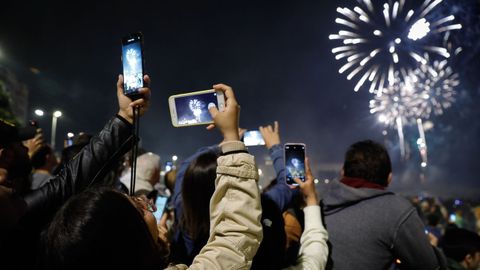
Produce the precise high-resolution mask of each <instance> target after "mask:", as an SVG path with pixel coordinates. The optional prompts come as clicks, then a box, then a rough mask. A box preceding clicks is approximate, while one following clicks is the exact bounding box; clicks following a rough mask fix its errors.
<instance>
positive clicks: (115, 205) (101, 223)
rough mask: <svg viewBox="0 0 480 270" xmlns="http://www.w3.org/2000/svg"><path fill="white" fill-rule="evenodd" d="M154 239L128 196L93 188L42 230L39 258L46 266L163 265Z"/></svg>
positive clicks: (78, 196)
mask: <svg viewBox="0 0 480 270" xmlns="http://www.w3.org/2000/svg"><path fill="white" fill-rule="evenodd" d="M155 240H156V239H155ZM155 240H154V239H153V238H152V236H151V234H150V231H149V230H148V227H147V224H146V223H145V221H144V219H143V217H142V214H141V213H140V212H139V211H138V210H137V208H136V207H135V206H134V205H133V204H132V203H131V202H130V201H129V199H128V197H127V196H125V195H124V194H121V193H119V192H117V191H114V190H112V189H107V188H100V189H96V190H89V191H85V192H83V193H81V194H79V195H76V196H74V197H72V198H71V199H70V200H69V201H68V202H67V203H66V204H65V205H64V206H63V207H62V208H61V209H60V210H59V211H58V212H57V214H56V215H55V217H54V219H53V221H52V223H51V224H50V226H49V227H48V229H47V230H46V231H45V232H44V234H43V246H44V249H43V252H45V254H44V256H43V259H42V260H43V261H42V262H41V263H42V266H43V267H44V268H45V269H101V268H103V267H106V268H105V269H123V268H125V269H127V268H131V269H154V268H159V267H162V266H163V264H162V262H161V260H162V259H161V258H162V256H161V254H160V253H161V252H160V249H159V248H157V245H156V243H155Z"/></svg>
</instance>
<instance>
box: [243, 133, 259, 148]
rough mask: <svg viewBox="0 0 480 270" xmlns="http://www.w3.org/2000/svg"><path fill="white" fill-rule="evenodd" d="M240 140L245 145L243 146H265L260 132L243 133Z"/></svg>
mask: <svg viewBox="0 0 480 270" xmlns="http://www.w3.org/2000/svg"><path fill="white" fill-rule="evenodd" d="M242 140H243V142H244V143H245V146H257V145H265V141H264V140H263V137H262V133H260V131H258V130H247V131H245V133H244V134H243V138H242Z"/></svg>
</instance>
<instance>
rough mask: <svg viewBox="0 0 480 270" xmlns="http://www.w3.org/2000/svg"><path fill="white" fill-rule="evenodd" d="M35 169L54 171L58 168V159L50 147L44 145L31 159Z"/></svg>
mask: <svg viewBox="0 0 480 270" xmlns="http://www.w3.org/2000/svg"><path fill="white" fill-rule="evenodd" d="M31 160H32V167H33V168H34V169H45V170H48V171H52V170H53V169H54V168H55V166H57V158H56V157H55V153H54V152H53V149H52V148H51V147H50V146H49V145H46V144H45V145H42V146H41V147H40V148H39V149H38V150H37V151H36V152H35V153H34V154H33V155H32V157H31Z"/></svg>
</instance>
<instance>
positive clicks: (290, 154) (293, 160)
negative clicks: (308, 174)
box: [285, 144, 305, 185]
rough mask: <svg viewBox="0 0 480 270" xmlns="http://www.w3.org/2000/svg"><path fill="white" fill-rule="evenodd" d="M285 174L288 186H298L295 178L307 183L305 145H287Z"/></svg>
mask: <svg viewBox="0 0 480 270" xmlns="http://www.w3.org/2000/svg"><path fill="white" fill-rule="evenodd" d="M285 173H286V178H287V184H288V185H297V183H295V181H294V180H293V179H294V178H299V179H300V180H302V181H305V145H304V144H285Z"/></svg>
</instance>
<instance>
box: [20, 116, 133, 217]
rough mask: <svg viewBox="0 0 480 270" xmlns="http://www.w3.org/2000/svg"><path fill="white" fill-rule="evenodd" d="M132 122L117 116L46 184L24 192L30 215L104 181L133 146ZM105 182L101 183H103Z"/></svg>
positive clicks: (59, 204)
mask: <svg viewBox="0 0 480 270" xmlns="http://www.w3.org/2000/svg"><path fill="white" fill-rule="evenodd" d="M133 140H134V136H133V134H132V126H131V124H130V123H128V122H127V121H126V120H125V119H123V118H122V117H120V116H118V115H117V116H116V117H113V118H112V119H111V120H110V121H109V122H108V123H107V124H106V125H105V127H104V128H103V129H102V131H100V133H98V134H97V135H96V136H94V137H92V139H91V140H90V143H89V144H88V145H86V146H85V147H84V148H83V150H82V151H81V152H80V153H79V154H78V155H76V156H75V157H74V158H73V159H72V160H71V161H70V162H68V163H67V164H66V165H65V167H64V168H63V169H62V170H61V171H60V173H59V174H57V175H56V176H54V178H52V179H51V180H50V181H49V182H48V183H47V184H46V185H44V186H42V188H40V189H38V190H34V191H32V192H30V193H29V194H27V195H26V196H24V201H25V203H26V215H31V214H33V215H37V214H39V213H42V212H44V211H51V210H52V209H58V208H59V207H60V206H61V205H62V204H63V203H64V202H65V201H66V200H67V199H68V198H70V197H71V196H72V195H74V194H77V193H78V192H80V191H82V190H84V189H85V188H87V187H88V186H91V185H92V184H93V183H98V182H99V181H101V180H102V179H103V178H104V177H105V175H106V174H107V173H108V172H109V171H110V170H111V169H112V165H113V164H115V163H116V162H117V161H118V159H119V158H120V157H121V156H122V155H124V154H125V153H126V152H128V150H129V149H130V148H131V146H132V142H133ZM100 184H101V183H100Z"/></svg>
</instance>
